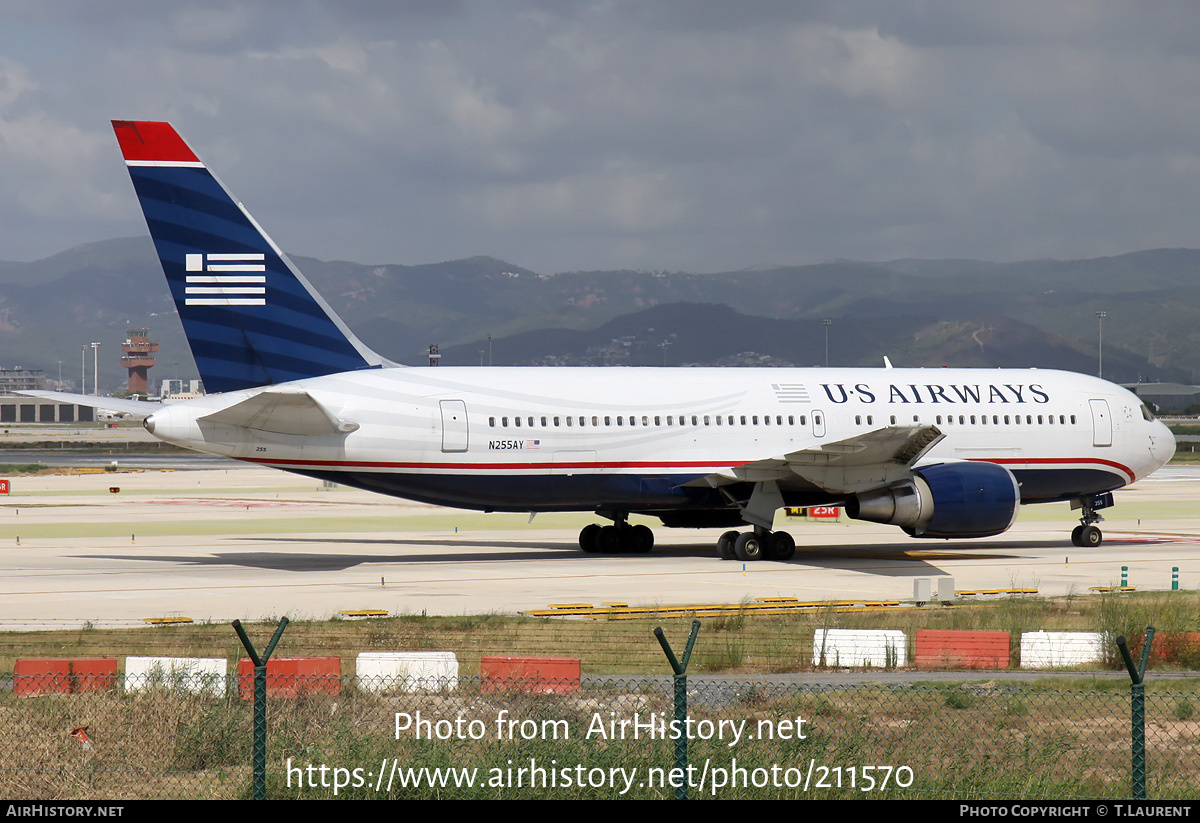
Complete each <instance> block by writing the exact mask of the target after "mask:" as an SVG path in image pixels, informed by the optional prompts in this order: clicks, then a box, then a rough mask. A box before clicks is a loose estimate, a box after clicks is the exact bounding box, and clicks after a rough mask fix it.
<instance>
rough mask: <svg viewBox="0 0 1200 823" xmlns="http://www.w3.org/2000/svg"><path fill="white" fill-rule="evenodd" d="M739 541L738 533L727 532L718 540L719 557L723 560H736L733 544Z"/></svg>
mask: <svg viewBox="0 0 1200 823" xmlns="http://www.w3.org/2000/svg"><path fill="white" fill-rule="evenodd" d="M737 539H738V533H737V532H725V534H723V535H721V537H720V539H718V540H717V556H718V557H720V558H721V559H722V560H732V559H733V558H734V556H735V555H734V553H733V543H734V541H735V540H737Z"/></svg>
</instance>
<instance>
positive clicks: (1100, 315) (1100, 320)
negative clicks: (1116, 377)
mask: <svg viewBox="0 0 1200 823" xmlns="http://www.w3.org/2000/svg"><path fill="white" fill-rule="evenodd" d="M1106 317H1108V312H1106V311H1098V312H1096V325H1097V326H1098V328H1099V334H1100V346H1099V349H1100V362H1099V364H1098V365H1099V367H1098V368H1097V370H1096V376H1097V377H1099V378H1100V379H1101V380H1103V379H1104V318H1106Z"/></svg>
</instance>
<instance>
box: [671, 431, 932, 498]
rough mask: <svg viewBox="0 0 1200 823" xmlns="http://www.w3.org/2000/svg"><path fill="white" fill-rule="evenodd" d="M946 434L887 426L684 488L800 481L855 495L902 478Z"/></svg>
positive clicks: (725, 471)
mask: <svg viewBox="0 0 1200 823" xmlns="http://www.w3.org/2000/svg"><path fill="white" fill-rule="evenodd" d="M945 436H946V435H944V434H942V432H941V430H939V429H938V428H937V427H936V426H891V427H888V428H884V429H876V430H874V431H870V432H865V433H863V434H860V435H856V436H854V437H850V438H847V439H845V440H838V441H836V442H833V443H822V444H821V445H820V446H816V447H813V448H808V449H801V450H799V451H794V452H790V453H788V454H785V455H783V456H781V457H770V458H766V459H764V460H755V461H753V462H750V463H743V464H741V465H740V466H731V467H730V468H728V469H722V470H721V471H719V472H714V473H713V474H710V475H707V476H705V477H701V478H699V479H697V480H693V481H691V482H689V483H687V484H686V485H688V486H711V487H713V488H717V487H720V486H727V485H731V484H733V483H762V482H769V481H772V480H773V481H776V482H777V483H779V484H780V485H782V486H784V487H786V486H787V485H788V481H794V480H796V479H801V480H804V481H807V483H809V484H811V485H814V486H817V487H818V488H820V489H823V490H824V491H827V492H829V493H830V494H855V493H857V492H861V491H866V490H868V489H874V488H878V487H879V486H882V485H886V484H888V483H891V482H893V481H895V480H900V479H903V478H904V477H907V476H908V474H909V469H910V467H911V466H912V465H913V464H914V463H916V462H917V461H918V460H919V459H920V458H921V457H922V456H924V455H925V454H926V453H927V452H928V451H929V450H930V449H932V448H933V447H934V446H935V445H937V444H938V443H939V442H940V441H941V440H942V439H943V438H944V437H945Z"/></svg>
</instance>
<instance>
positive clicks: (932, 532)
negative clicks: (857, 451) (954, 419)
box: [846, 462, 1021, 538]
mask: <svg viewBox="0 0 1200 823" xmlns="http://www.w3.org/2000/svg"><path fill="white" fill-rule="evenodd" d="M1020 504H1021V491H1020V489H1019V488H1018V485H1017V479H1016V478H1015V477H1013V474H1012V472H1010V471H1009V470H1008V469H1006V468H1004V467H1003V466H1000V465H997V464H995V463H985V462H965V463H938V464H936V465H933V466H922V467H921V468H919V469H914V470H913V475H912V477H910V478H908V479H905V480H902V481H900V482H899V483H893V484H892V485H890V486H885V487H883V488H880V489H874V490H872V491H868V492H863V493H862V494H857V495H854V496H852V497H851V498H850V499H849V500H847V501H846V514H847V515H849V516H850V517H854V518H857V519H859V520H869V521H871V522H872V523H886V524H888V525H890V526H899V527H900V528H902V529H904V531H906V532H907V533H908V534H909V535H910V536H912V537H944V538H967V537H989V536H991V535H993V534H1000V533H1001V532H1004V531H1007V530H1008V529H1009V527H1010V526H1012V524H1013V522H1014V521H1015V520H1016V519H1017V507H1018V506H1020Z"/></svg>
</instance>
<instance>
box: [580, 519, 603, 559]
mask: <svg viewBox="0 0 1200 823" xmlns="http://www.w3.org/2000/svg"><path fill="white" fill-rule="evenodd" d="M599 533H600V524H599V523H589V524H588V525H586V526H584V527H583V531H581V532H580V533H579V548H581V549H583V550H584V551H585V552H587V553H588V554H592V553H593V552H598V551H600V547H599V546H597V545H596V536H597V535H598V534H599Z"/></svg>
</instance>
